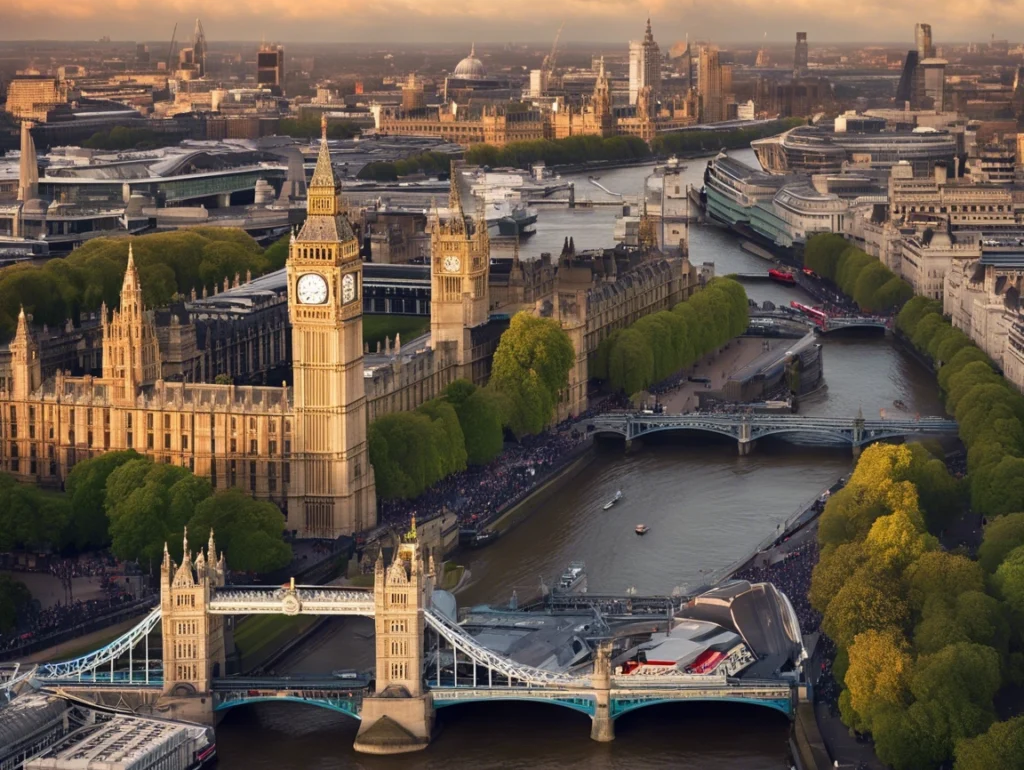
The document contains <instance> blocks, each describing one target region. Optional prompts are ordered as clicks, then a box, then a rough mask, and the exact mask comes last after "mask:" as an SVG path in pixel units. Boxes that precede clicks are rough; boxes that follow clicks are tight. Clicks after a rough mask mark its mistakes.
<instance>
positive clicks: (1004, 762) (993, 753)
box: [953, 716, 1024, 770]
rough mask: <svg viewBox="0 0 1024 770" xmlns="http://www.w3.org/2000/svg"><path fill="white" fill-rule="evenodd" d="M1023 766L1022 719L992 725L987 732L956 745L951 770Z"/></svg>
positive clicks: (1016, 718)
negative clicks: (954, 759) (954, 761)
mask: <svg viewBox="0 0 1024 770" xmlns="http://www.w3.org/2000/svg"><path fill="white" fill-rule="evenodd" d="M1010 767H1024V716H1019V717H1014V718H1013V719H1009V720H1007V721H1005V722H996V723H995V724H993V725H992V726H991V727H989V728H988V730H987V731H985V732H984V733H982V734H981V735H977V736H975V737H973V738H963V739H961V740H959V741H957V743H956V763H955V764H954V765H953V770H994V769H995V768H1010Z"/></svg>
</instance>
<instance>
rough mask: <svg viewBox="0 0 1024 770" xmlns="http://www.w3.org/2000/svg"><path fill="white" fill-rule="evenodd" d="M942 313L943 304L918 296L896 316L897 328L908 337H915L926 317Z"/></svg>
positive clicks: (908, 302) (909, 301)
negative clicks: (922, 320) (920, 323)
mask: <svg viewBox="0 0 1024 770" xmlns="http://www.w3.org/2000/svg"><path fill="white" fill-rule="evenodd" d="M931 313H937V314H940V315H941V313H942V304H941V303H939V302H938V301H936V300H934V299H929V298H928V297H925V296H920V295H919V296H916V297H914V298H912V299H910V300H908V301H907V304H906V305H904V306H903V307H902V308H901V309H900V312H899V315H897V316H896V326H897V328H899V330H900V331H902V332H903V333H904V334H906V335H907V336H908V337H911V338H912V337H913V336H914V332H915V331H916V330H917V325H918V323H919V322H920V321H921V319H922V318H924V317H925V316H926V315H929V314H931Z"/></svg>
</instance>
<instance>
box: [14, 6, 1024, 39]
mask: <svg viewBox="0 0 1024 770" xmlns="http://www.w3.org/2000/svg"><path fill="white" fill-rule="evenodd" d="M648 13H650V14H651V16H652V19H653V22H654V30H655V37H656V38H657V39H659V40H661V41H665V42H666V43H667V42H668V41H671V40H678V39H680V38H682V37H683V35H685V34H686V33H689V34H690V38H691V39H694V38H703V39H714V40H719V41H723V42H728V41H735V40H746V41H759V40H760V39H761V37H762V35H763V33H764V32H766V31H767V32H768V36H769V39H770V40H789V39H792V36H793V33H794V32H795V31H796V30H797V29H799V30H801V31H807V32H808V33H809V36H810V40H811V45H812V47H813V46H814V45H815V43H816V42H818V43H819V44H820V43H823V42H842V41H849V42H855V41H882V42H892V41H899V40H902V41H907V42H909V41H910V40H911V39H912V37H913V26H914V23H915V22H916V21H927V22H930V23H931V24H932V26H933V28H934V29H935V38H936V42H937V43H938V44H940V45H941V44H942V42H943V41H944V40H947V41H951V42H952V41H956V42H964V41H967V40H986V39H988V37H989V36H990V35H991V34H992V33H993V32H995V33H996V34H997V35H998V36H999V37H1007V38H1010V39H1015V38H1019V37H1020V36H1021V32H1022V31H1024V29H1022V25H1021V23H1020V22H1018V19H1021V18H1024V0H973V2H970V3H965V2H962V0H938V1H937V2H932V1H931V0H905V2H901V3H892V2H891V0H862V1H861V2H858V3H851V2H848V1H846V0H718V1H717V2H715V3H706V2H697V0H561V1H560V2H551V1H550V0H520V1H519V2H515V3H509V2H504V3H501V2H477V1H474V2H467V1H464V2H451V0H379V1H378V2H374V3H373V4H372V5H370V4H367V3H366V2H365V0H358V2H357V0H305V1H304V0H220V2H217V3H207V2H198V0H165V2H163V3H160V4H158V5H154V4H152V3H150V2H144V0H69V2H67V3H65V4H63V5H61V7H60V12H59V14H50V13H46V14H44V13H42V12H40V6H39V3H38V0H5V2H4V10H3V12H2V15H3V21H4V24H3V25H0V26H2V30H0V37H4V38H6V39H19V38H36V37H45V38H54V37H58V38H65V39H83V38H89V37H97V36H99V35H102V34H109V35H111V36H112V37H115V36H116V37H119V38H121V39H132V38H135V39H153V38H155V37H160V36H166V35H167V30H166V29H165V27H170V26H171V25H172V24H173V23H174V22H175V21H176V20H180V21H185V20H186V19H191V18H195V17H196V16H200V17H201V18H202V19H203V22H204V27H205V28H206V31H207V35H208V36H209V38H210V39H211V40H212V41H217V40H254V39H259V38H260V37H261V35H262V34H263V33H265V32H266V33H272V36H273V37H275V38H279V39H284V40H291V41H296V42H297V41H300V40H307V41H310V42H339V43H343V42H346V41H361V42H372V41H381V42H388V41H407V42H409V43H415V42H416V41H417V40H421V41H424V42H433V41H438V40H451V39H452V38H453V37H454V36H458V37H473V38H476V39H477V40H488V39H489V40H508V39H520V40H521V39H529V40H545V39H550V37H551V36H552V35H553V34H554V30H555V29H556V28H557V27H558V24H559V23H561V22H562V21H565V23H566V24H565V31H564V34H563V39H565V40H567V41H582V40H600V41H602V42H613V41H616V40H622V41H623V44H624V43H625V41H626V40H627V39H630V38H636V37H639V36H640V35H642V33H643V21H644V18H645V17H646V16H647V14H648ZM190 26H191V25H190V24H186V28H189V27H190Z"/></svg>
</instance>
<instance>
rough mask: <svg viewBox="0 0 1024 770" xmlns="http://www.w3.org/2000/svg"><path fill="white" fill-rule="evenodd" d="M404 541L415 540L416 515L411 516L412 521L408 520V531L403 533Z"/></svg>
mask: <svg viewBox="0 0 1024 770" xmlns="http://www.w3.org/2000/svg"><path fill="white" fill-rule="evenodd" d="M405 542H407V543H415V542H416V517H415V516H413V517H412V521H411V522H409V531H408V532H406V533H405Z"/></svg>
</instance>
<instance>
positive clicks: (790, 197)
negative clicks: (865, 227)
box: [704, 153, 850, 249]
mask: <svg viewBox="0 0 1024 770" xmlns="http://www.w3.org/2000/svg"><path fill="white" fill-rule="evenodd" d="M704 191H705V193H706V195H707V213H708V215H709V216H711V217H712V218H713V219H715V220H717V221H719V222H721V223H723V224H725V225H727V226H729V227H730V228H732V229H734V230H737V231H738V232H740V233H741V234H743V235H746V236H748V237H753V238H755V239H757V240H760V241H762V242H763V243H766V244H768V245H770V246H775V247H779V248H783V249H791V248H793V247H794V246H798V245H801V244H803V243H804V242H806V240H807V238H809V237H810V236H811V235H813V234H814V233H818V232H827V233H828V232H831V233H834V232H842V229H843V217H844V216H846V215H847V213H848V212H849V208H850V204H849V202H848V201H846V200H843V199H842V198H840V197H839V196H838V195H836V194H834V193H822V192H819V191H818V190H816V189H815V188H814V186H813V185H812V184H811V183H810V180H809V179H808V178H807V177H804V176H797V175H788V176H783V175H778V174H768V173H765V172H764V171H760V170H758V169H754V168H751V167H750V166H748V165H746V164H745V163H742V162H740V161H738V160H736V159H734V158H730V157H729V156H728V155H725V154H724V153H722V154H720V155H719V156H718V157H716V158H713V159H712V160H710V161H708V166H707V171H706V172H705V174H704Z"/></svg>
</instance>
